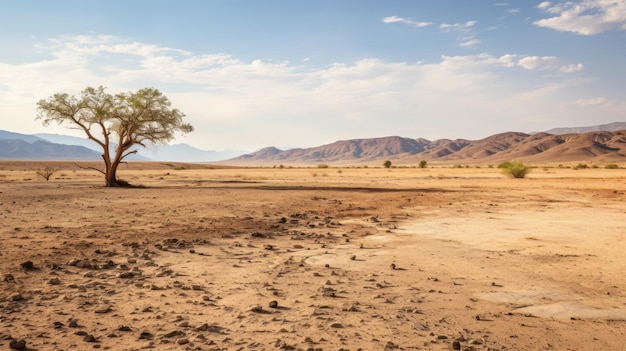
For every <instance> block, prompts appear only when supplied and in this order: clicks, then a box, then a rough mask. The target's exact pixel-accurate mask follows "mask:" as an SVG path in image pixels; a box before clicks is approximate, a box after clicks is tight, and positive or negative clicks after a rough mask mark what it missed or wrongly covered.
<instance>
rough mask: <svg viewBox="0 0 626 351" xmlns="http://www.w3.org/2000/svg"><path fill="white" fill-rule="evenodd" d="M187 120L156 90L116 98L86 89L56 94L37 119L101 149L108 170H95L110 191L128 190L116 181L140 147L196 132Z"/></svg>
mask: <svg viewBox="0 0 626 351" xmlns="http://www.w3.org/2000/svg"><path fill="white" fill-rule="evenodd" d="M183 117H185V115H184V114H183V113H182V112H181V111H180V110H178V109H175V108H171V103H170V101H169V100H168V98H167V97H166V96H165V95H163V94H162V93H161V92H160V91H158V90H157V89H154V88H144V89H140V90H137V91H136V92H128V93H119V94H116V95H111V94H108V93H106V92H105V88H104V87H102V86H100V87H98V88H92V87H87V88H85V89H84V90H83V91H82V92H81V95H80V96H70V95H69V94H67V93H57V94H54V95H53V96H51V97H49V98H48V99H42V100H39V102H38V103H37V118H36V119H39V120H41V121H42V123H43V125H44V126H47V125H49V124H50V123H53V122H56V123H58V124H68V125H69V128H73V129H78V130H82V131H83V132H84V133H85V134H86V136H87V138H88V139H90V140H92V141H94V142H95V143H97V144H98V145H100V147H101V148H102V152H103V160H104V165H105V170H104V171H102V170H99V169H95V170H97V171H99V172H101V173H103V174H104V176H105V181H106V186H127V183H125V182H122V181H120V180H118V179H117V175H116V173H117V168H118V166H119V165H120V163H121V162H122V161H123V160H124V158H126V157H127V156H129V155H131V154H135V153H137V151H138V150H137V148H136V147H135V146H137V145H139V146H143V147H147V146H150V145H151V144H165V143H167V142H169V141H171V140H172V139H173V138H174V134H175V133H176V132H181V133H190V132H192V131H193V127H192V126H191V124H188V123H183ZM114 145H115V148H114V149H113V146H114Z"/></svg>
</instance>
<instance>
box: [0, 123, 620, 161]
mask: <svg viewBox="0 0 626 351" xmlns="http://www.w3.org/2000/svg"><path fill="white" fill-rule="evenodd" d="M100 154H101V152H100V151H99V150H98V147H97V145H95V144H94V143H93V142H91V141H89V140H87V139H85V138H76V137H71V136H64V135H57V134H45V133H41V134H34V135H25V134H19V133H12V132H7V131H2V130H0V159H26V160H35V159H37V160H47V159H48V160H52V159H54V160H100V159H101V156H100ZM237 155H241V152H236V151H230V152H216V151H205V150H199V149H197V148H194V147H192V146H190V145H187V144H174V145H165V146H159V147H158V148H156V149H154V150H150V149H143V148H141V149H139V153H138V154H137V155H134V157H133V159H134V160H154V161H179V162H218V161H219V162H220V163H225V164H233V165H237V164H241V165H271V164H274V165H275V164H315V163H328V164H368V163H375V164H379V163H382V162H383V161H385V160H391V161H392V162H393V163H394V164H416V163H419V162H420V161H427V162H430V163H496V162H502V161H507V160H513V159H515V160H522V161H526V162H544V163H545V162H576V161H581V162H582V161H585V162H626V122H616V123H611V124H606V125H599V126H591V127H576V128H555V129H551V130H549V131H547V132H539V133H533V134H526V133H521V132H506V133H500V134H495V135H492V136H489V137H487V138H484V139H480V140H466V139H454V140H451V139H439V140H434V141H430V140H427V139H423V138H418V139H412V138H406V137H400V136H390V137H381V138H368V139H351V140H342V141H336V142H334V143H331V144H327V145H322V146H317V147H311V148H294V149H288V150H280V149H278V148H275V147H266V148H263V149H261V150H259V151H256V152H254V153H250V154H245V155H241V156H237ZM235 156H237V157H235ZM233 157H234V158H233Z"/></svg>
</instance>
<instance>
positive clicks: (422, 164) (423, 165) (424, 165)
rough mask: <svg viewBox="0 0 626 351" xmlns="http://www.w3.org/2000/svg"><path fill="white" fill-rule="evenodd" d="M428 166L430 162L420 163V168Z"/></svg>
mask: <svg viewBox="0 0 626 351" xmlns="http://www.w3.org/2000/svg"><path fill="white" fill-rule="evenodd" d="M427 164H428V162H426V161H424V160H421V161H420V163H419V168H426V165H427Z"/></svg>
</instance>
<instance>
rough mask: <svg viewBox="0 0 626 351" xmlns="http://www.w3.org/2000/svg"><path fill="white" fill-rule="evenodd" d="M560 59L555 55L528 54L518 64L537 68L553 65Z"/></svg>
mask: <svg viewBox="0 0 626 351" xmlns="http://www.w3.org/2000/svg"><path fill="white" fill-rule="evenodd" d="M557 61H558V59H557V58H556V57H554V56H542V57H540V56H526V57H523V58H521V59H520V60H519V61H518V63H517V64H518V65H520V66H522V67H524V68H525V69H536V68H539V67H545V66H546V65H547V66H553V65H554V64H555V63H556V62H557Z"/></svg>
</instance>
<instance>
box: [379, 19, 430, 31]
mask: <svg viewBox="0 0 626 351" xmlns="http://www.w3.org/2000/svg"><path fill="white" fill-rule="evenodd" d="M383 23H387V24H390V23H403V24H408V25H410V26H413V27H418V28H420V27H427V26H430V25H432V24H433V23H432V22H417V21H413V20H410V19H407V18H403V17H398V16H389V17H385V18H383Z"/></svg>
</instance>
